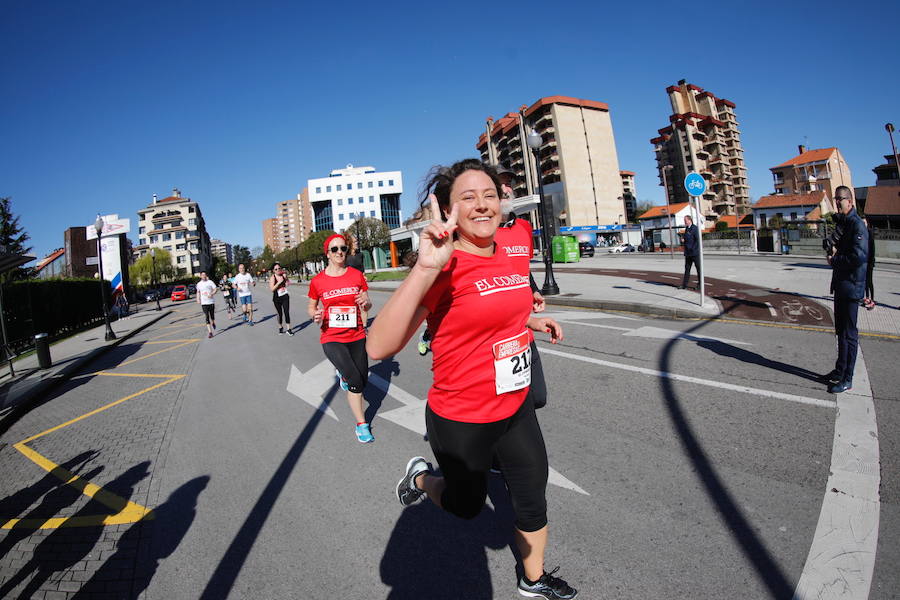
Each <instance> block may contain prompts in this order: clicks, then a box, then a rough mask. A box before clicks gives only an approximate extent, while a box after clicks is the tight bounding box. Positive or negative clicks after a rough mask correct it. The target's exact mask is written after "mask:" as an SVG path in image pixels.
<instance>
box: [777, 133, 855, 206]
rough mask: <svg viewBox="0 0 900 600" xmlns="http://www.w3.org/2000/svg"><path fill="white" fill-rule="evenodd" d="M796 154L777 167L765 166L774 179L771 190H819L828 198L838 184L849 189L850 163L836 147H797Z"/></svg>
mask: <svg viewBox="0 0 900 600" xmlns="http://www.w3.org/2000/svg"><path fill="white" fill-rule="evenodd" d="M797 149H798V150H799V154H798V155H797V156H795V157H794V158H791V159H790V160H786V161H785V162H783V163H781V164H780V165H778V166H777V167H772V168H771V169H769V170H770V171H772V177H773V179H774V185H775V194H776V195H779V194H809V193H812V192H816V191H819V190H822V191H824V192H825V195H826V196H828V199H829V200H830V201H833V200H834V190H835V189H836V188H837V187H838V186H841V185H846V186H847V187H849V188H851V189H853V183H852V182H853V178H852V176H851V174H850V167H849V166H848V165H847V161H845V160H844V157H843V156H842V155H841V151H840V150H838V149H837V148H820V149H816V150H807V149H806V146H799V147H798V148H797Z"/></svg>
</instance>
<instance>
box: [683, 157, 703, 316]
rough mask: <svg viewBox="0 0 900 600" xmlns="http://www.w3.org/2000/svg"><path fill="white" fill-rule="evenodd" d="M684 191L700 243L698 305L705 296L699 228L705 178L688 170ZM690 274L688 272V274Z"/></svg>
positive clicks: (700, 230)
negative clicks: (691, 208) (690, 207)
mask: <svg viewBox="0 0 900 600" xmlns="http://www.w3.org/2000/svg"><path fill="white" fill-rule="evenodd" d="M684 191H686V192H687V193H688V196H690V197H691V198H693V202H692V206H693V208H694V214H695V217H694V226H695V227H696V228H697V238H698V239H697V242H698V243H699V244H700V246H699V250H700V262H699V267H700V268H699V269H698V270H699V271H700V273H699V277H698V278H697V279H699V280H700V306H703V304H704V300H705V298H706V294H705V290H704V283H705V280H704V274H705V273H706V269H704V268H703V230H702V229H700V225H702V223H701V220H700V219H701V218H702V217H701V214H700V198H701V197H702V196H703V194H704V193H705V192H706V180H705V179H703V177H702V176H701V175H700V174H699V173H694V172H690V173H688V174H687V176H685V178H684ZM688 275H690V274H688Z"/></svg>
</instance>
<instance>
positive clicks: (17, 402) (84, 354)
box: [0, 304, 172, 433]
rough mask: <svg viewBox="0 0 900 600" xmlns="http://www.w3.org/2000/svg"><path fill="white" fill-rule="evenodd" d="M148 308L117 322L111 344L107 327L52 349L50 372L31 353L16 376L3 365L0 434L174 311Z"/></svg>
mask: <svg viewBox="0 0 900 600" xmlns="http://www.w3.org/2000/svg"><path fill="white" fill-rule="evenodd" d="M150 306H151V305H149V304H148V305H144V306H142V307H141V309H140V310H139V312H136V313H132V314H131V315H129V316H127V317H125V318H122V319H118V320H116V321H114V322H113V323H112V324H111V326H112V330H113V333H115V334H116V339H115V340H111V341H109V342H107V341H106V340H105V337H106V326H105V325H101V326H99V327H94V328H93V329H88V330H86V331H83V332H81V333H79V334H77V335H74V336H72V337H69V338H66V339H63V340H61V341H59V342H57V343H55V344H52V345H51V346H50V358H51V361H52V363H53V366H51V367H50V368H49V369H46V370H43V369H40V368H39V366H38V359H37V354H34V353H33V354H31V355H29V356H26V357H24V358H21V359H19V360H16V361H14V362H13V368H14V370H15V376H14V377H12V376H10V373H9V365H8V364H3V365H2V367H0V368H2V373H0V433H2V432H3V431H5V430H6V429H7V428H8V426H9V424H10V421H14V420H15V419H16V418H17V416H16V415H18V414H20V413H21V412H22V411H27V410H28V409H29V408H30V407H31V406H32V405H33V404H34V403H36V402H39V401H40V400H41V399H42V398H43V397H44V396H46V395H47V393H48V392H50V391H51V390H52V389H53V388H54V387H56V386H57V385H60V384H62V383H64V382H65V381H67V380H68V379H69V378H71V377H72V376H73V375H75V374H76V373H78V372H79V371H80V370H82V369H83V368H84V367H86V366H87V365H88V363H90V362H91V361H93V360H94V359H96V358H97V357H99V356H101V355H102V354H104V353H105V352H107V351H109V350H111V349H112V348H114V347H116V346H118V345H119V344H121V343H122V342H124V341H125V340H127V339H128V338H130V337H132V336H133V335H135V334H136V333H138V332H139V331H142V330H143V329H145V328H147V327H149V326H150V325H152V324H153V323H156V322H157V321H159V320H160V319H162V318H163V317H165V316H166V315H169V314H171V312H172V311H170V310H165V309H164V310H162V311H157V310H155V309H153V308H150Z"/></svg>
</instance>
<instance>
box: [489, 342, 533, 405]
mask: <svg viewBox="0 0 900 600" xmlns="http://www.w3.org/2000/svg"><path fill="white" fill-rule="evenodd" d="M493 351H494V375H495V379H496V388H497V394H505V393H507V392H513V391H515V390H520V389H522V388H524V387H527V386H529V385H531V346H530V340H529V336H528V331H523V332H522V333H520V334H519V335H517V336H515V337H511V338H509V339H506V340H501V341H499V342H496V343H495V344H494V348H493Z"/></svg>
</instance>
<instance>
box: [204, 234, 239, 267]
mask: <svg viewBox="0 0 900 600" xmlns="http://www.w3.org/2000/svg"><path fill="white" fill-rule="evenodd" d="M209 253H210V254H211V255H212V256H215V257H218V259H219V260H221V261H222V262H224V263H226V264H229V265H231V264H234V252H232V248H231V244H229V243H227V242H223V241H222V240H215V239H214V240H210V241H209Z"/></svg>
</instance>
